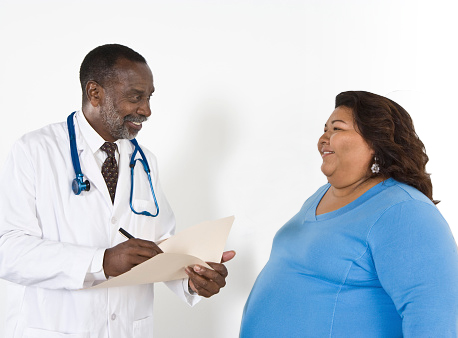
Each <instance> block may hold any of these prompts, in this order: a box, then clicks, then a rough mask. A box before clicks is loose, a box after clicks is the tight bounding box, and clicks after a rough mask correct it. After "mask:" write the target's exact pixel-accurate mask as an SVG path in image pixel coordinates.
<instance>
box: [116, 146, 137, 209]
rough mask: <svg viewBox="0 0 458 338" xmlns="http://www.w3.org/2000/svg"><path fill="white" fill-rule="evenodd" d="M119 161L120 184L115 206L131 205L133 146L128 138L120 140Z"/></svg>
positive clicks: (117, 188)
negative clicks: (130, 164)
mask: <svg viewBox="0 0 458 338" xmlns="http://www.w3.org/2000/svg"><path fill="white" fill-rule="evenodd" d="M119 144H120V147H119V148H120V149H119V163H118V184H117V185H116V197H115V202H114V207H115V208H116V207H117V206H118V205H129V203H130V202H129V201H130V186H131V183H130V167H129V163H130V157H131V156H132V153H133V146H132V144H131V143H130V141H128V140H121V142H119Z"/></svg>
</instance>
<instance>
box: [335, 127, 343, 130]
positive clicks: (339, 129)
mask: <svg viewBox="0 0 458 338" xmlns="http://www.w3.org/2000/svg"><path fill="white" fill-rule="evenodd" d="M334 130H342V129H340V128H337V127H334Z"/></svg>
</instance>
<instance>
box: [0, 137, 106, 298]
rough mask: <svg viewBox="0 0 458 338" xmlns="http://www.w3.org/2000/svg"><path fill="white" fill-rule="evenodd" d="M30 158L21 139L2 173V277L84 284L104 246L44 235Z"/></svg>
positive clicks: (60, 285)
mask: <svg viewBox="0 0 458 338" xmlns="http://www.w3.org/2000/svg"><path fill="white" fill-rule="evenodd" d="M31 158H32V156H31V154H28V153H27V147H26V145H25V142H24V141H22V140H19V141H18V142H16V143H15V145H14V146H13V148H12V151H11V153H10V155H9V157H8V159H7V161H6V164H5V166H4V169H3V171H2V173H1V174H0V278H3V279H6V280H8V281H11V282H13V283H17V284H21V285H26V286H37V287H42V288H49V289H79V288H82V287H83V284H84V279H85V277H86V274H87V272H88V270H89V268H90V265H91V263H92V260H93V257H94V256H95V254H96V252H97V250H98V249H100V248H92V247H84V246H78V245H74V244H71V243H63V242H59V241H54V240H47V239H43V231H42V225H41V224H40V222H39V220H38V217H37V212H36V200H35V196H36V194H35V179H36V172H35V170H34V165H33V162H32V161H31ZM50 179H52V177H50Z"/></svg>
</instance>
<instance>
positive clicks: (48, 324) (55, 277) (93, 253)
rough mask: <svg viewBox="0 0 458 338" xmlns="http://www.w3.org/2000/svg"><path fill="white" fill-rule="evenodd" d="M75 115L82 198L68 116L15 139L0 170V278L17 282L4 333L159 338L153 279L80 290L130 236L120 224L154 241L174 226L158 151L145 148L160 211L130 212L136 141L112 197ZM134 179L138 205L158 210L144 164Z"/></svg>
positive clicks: (123, 153)
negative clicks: (84, 182)
mask: <svg viewBox="0 0 458 338" xmlns="http://www.w3.org/2000/svg"><path fill="white" fill-rule="evenodd" d="M79 114H81V113H79ZM76 116H78V114H76V115H75V117H74V119H75V120H74V121H75V129H76V141H77V147H78V153H79V158H80V163H81V169H82V172H83V173H84V175H85V179H86V178H87V179H89V181H90V184H91V188H90V191H88V192H86V191H85V192H82V194H81V195H79V196H77V195H75V194H74V193H73V192H72V190H71V182H72V180H73V179H74V178H75V173H74V169H73V166H72V162H71V156H70V145H69V137H68V131H67V125H66V123H59V124H53V125H49V126H47V127H44V128H42V129H40V130H37V131H34V132H31V133H29V134H26V135H24V136H23V137H22V138H21V139H20V140H18V141H17V142H16V143H15V145H14V146H13V148H12V151H11V154H10V156H9V158H8V160H7V162H6V165H5V167H4V169H3V172H2V174H1V176H0V278H3V279H6V280H8V281H10V282H12V283H11V285H10V286H9V290H8V298H9V301H8V306H7V320H6V330H5V332H6V337H8V338H10V337H28V338H30V337H33V338H43V337H46V338H54V337H60V338H63V337H72V338H83V337H84V338H89V337H90V338H95V337H97V338H99V337H100V338H101V337H110V338H111V337H116V338H117V337H119V338H121V337H122V338H126V337H142V338H144V337H152V332H153V317H152V316H153V299H154V285H153V284H149V285H141V286H127V287H120V288H109V289H101V290H79V289H81V288H85V287H88V286H91V285H93V284H94V283H100V282H101V281H102V280H101V279H104V274H103V271H98V272H97V271H92V269H93V267H94V266H101V261H102V260H103V252H104V250H105V249H106V248H110V247H113V246H115V245H116V244H118V243H120V242H122V241H125V240H126V239H125V238H124V237H123V236H122V235H121V234H120V233H119V232H118V229H119V228H120V227H123V228H124V229H125V230H127V231H128V232H129V233H131V234H132V235H134V236H135V237H138V238H143V239H149V240H154V241H157V240H161V239H164V238H167V237H169V236H170V235H171V234H173V232H174V229H175V218H174V215H173V212H172V210H171V208H170V206H169V204H168V202H167V200H166V199H165V197H164V195H163V193H162V191H161V188H160V185H159V182H158V176H157V164H156V159H155V157H154V155H153V154H152V153H150V152H149V151H148V150H147V149H145V148H142V149H143V151H144V152H145V154H146V156H147V159H148V162H149V165H150V167H151V176H152V180H153V186H154V188H155V192H156V197H157V200H158V203H159V209H160V213H159V216H158V217H155V218H152V217H147V216H141V215H135V214H134V213H133V212H132V211H131V210H130V207H129V194H130V186H131V184H130V177H131V175H130V168H129V160H130V156H131V154H132V152H133V146H132V145H131V143H130V142H129V141H127V140H121V141H120V142H119V153H120V158H119V179H118V185H117V191H116V198H115V202H114V205H113V204H112V202H111V199H110V196H109V194H108V189H107V187H106V185H105V181H104V179H103V177H102V175H101V172H100V169H99V167H98V165H97V163H96V162H95V158H94V154H93V153H92V152H91V151H90V150H89V148H88V145H87V143H86V142H85V139H84V138H83V137H82V135H81V132H80V129H79V127H78V123H77V117H76ZM78 118H79V119H80V118H84V117H83V115H80V116H79V117H78ZM137 156H138V157H139V155H137ZM134 178H135V191H134V206H135V207H136V210H137V211H139V210H141V211H143V210H148V211H150V212H154V211H155V210H156V209H155V205H154V202H153V200H152V197H151V191H150V188H149V183H148V180H147V176H146V174H145V172H144V171H143V168H142V166H141V164H140V163H138V165H137V166H136V167H135V175H134ZM137 208H138V209H137ZM88 272H89V273H88ZM100 276H103V277H100ZM168 284H169V287H170V288H171V289H172V290H173V291H174V292H175V293H177V294H178V295H179V296H180V297H181V298H183V299H184V300H185V301H187V302H188V303H189V304H191V305H192V304H193V303H194V302H196V301H197V299H196V298H197V297H194V296H191V295H189V293H188V292H187V288H186V290H185V287H184V285H185V283H183V281H175V282H169V283H168Z"/></svg>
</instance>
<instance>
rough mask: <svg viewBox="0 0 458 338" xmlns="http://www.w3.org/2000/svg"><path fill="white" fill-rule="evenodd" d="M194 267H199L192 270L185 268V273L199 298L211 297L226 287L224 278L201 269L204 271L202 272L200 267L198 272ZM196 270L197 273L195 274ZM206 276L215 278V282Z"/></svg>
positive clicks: (213, 272)
mask: <svg viewBox="0 0 458 338" xmlns="http://www.w3.org/2000/svg"><path fill="white" fill-rule="evenodd" d="M196 267H200V266H198V265H196V266H194V268H191V267H189V266H188V267H186V269H185V271H186V273H187V274H188V276H189V281H190V283H191V282H192V284H193V285H194V289H195V291H197V293H198V294H199V295H200V296H203V297H207V298H208V297H211V296H212V295H214V294H217V293H218V292H219V290H220V289H221V288H222V287H223V286H224V285H226V281H225V280H224V278H223V277H222V276H221V275H220V274H218V273H217V272H215V271H213V270H210V269H207V268H203V269H205V270H203V269H202V267H200V270H199V269H198V268H196ZM196 270H197V271H198V272H196ZM200 274H202V275H200ZM207 275H212V276H213V278H215V279H216V280H213V279H209V278H208V277H206V276H207Z"/></svg>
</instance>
